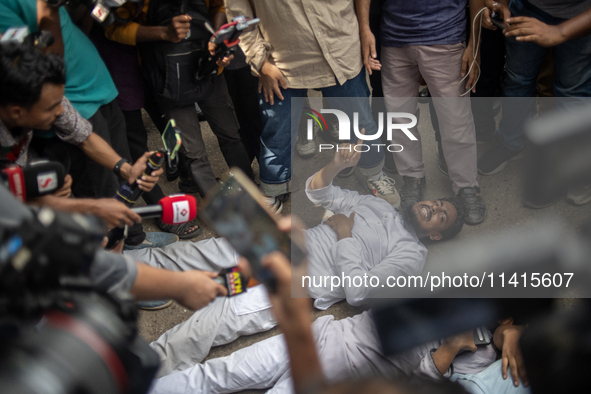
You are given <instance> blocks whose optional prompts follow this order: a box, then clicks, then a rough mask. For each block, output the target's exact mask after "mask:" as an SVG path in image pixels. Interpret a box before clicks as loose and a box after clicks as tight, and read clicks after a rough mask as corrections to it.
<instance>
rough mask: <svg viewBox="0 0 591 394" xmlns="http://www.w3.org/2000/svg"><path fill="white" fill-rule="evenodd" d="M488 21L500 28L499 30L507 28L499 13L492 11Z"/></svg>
mask: <svg viewBox="0 0 591 394" xmlns="http://www.w3.org/2000/svg"><path fill="white" fill-rule="evenodd" d="M490 21H491V23H492V24H493V25H494V26H496V27H497V28H499V29H501V31H502V30H505V29H506V28H507V24H506V23H505V22H503V20H502V19H501V17H500V16H499V14H497V13H496V12H494V11H493V12H492V13H491V14H490Z"/></svg>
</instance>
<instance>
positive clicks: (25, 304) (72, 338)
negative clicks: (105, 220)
mask: <svg viewBox="0 0 591 394" xmlns="http://www.w3.org/2000/svg"><path fill="white" fill-rule="evenodd" d="M0 198H1V200H2V201H3V204H2V206H1V207H0V329H1V330H2V332H3V336H2V338H3V341H5V342H4V343H3V346H2V357H1V359H2V360H3V361H2V362H1V363H0V391H2V392H31V393H41V392H43V393H47V392H54V393H74V392H87V393H97V394H98V393H111V392H113V393H114V392H119V393H144V392H146V391H147V389H148V387H149V385H150V382H151V379H152V377H153V376H154V374H155V372H156V370H157V368H158V357H157V355H156V354H155V353H154V352H153V351H151V350H150V349H149V347H148V346H147V344H146V343H145V342H143V341H142V340H141V339H139V337H138V336H137V327H136V316H137V311H136V309H135V307H134V305H133V302H134V300H133V298H132V297H131V296H130V294H129V293H131V294H133V295H135V296H136V297H137V298H138V299H155V298H156V299H158V298H163V297H164V298H167V297H169V298H173V299H175V300H177V301H178V302H179V303H181V304H182V305H184V306H185V307H187V308H191V309H199V308H201V307H203V306H205V305H207V304H208V303H209V302H211V301H212V300H213V299H214V298H215V297H216V296H217V295H225V294H226V290H225V288H224V287H223V286H221V285H219V284H218V283H216V282H215V281H214V280H213V279H212V277H213V276H216V275H217V274H214V273H207V272H203V271H197V270H194V271H189V272H183V273H179V272H170V271H166V270H161V269H157V268H152V267H149V266H147V265H144V264H141V263H137V262H134V261H133V260H132V259H131V258H129V257H125V256H123V255H118V254H113V253H109V252H104V251H102V250H100V249H98V245H99V244H100V241H101V240H102V234H103V231H102V226H101V225H100V224H99V223H98V222H97V221H96V219H95V218H92V217H90V216H82V215H68V214H65V213H61V212H58V211H52V210H50V209H47V208H42V209H40V210H38V211H30V210H29V209H27V208H26V207H25V206H23V205H22V204H20V203H18V202H17V201H16V200H15V199H14V198H13V197H12V196H11V195H10V193H9V192H8V191H7V190H6V189H5V188H4V187H3V186H0ZM34 326H35V329H33V327H34Z"/></svg>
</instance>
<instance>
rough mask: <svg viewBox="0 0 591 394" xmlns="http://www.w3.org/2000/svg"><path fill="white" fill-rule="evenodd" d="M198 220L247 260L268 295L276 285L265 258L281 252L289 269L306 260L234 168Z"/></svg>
mask: <svg viewBox="0 0 591 394" xmlns="http://www.w3.org/2000/svg"><path fill="white" fill-rule="evenodd" d="M200 217H201V218H202V219H203V220H204V221H205V222H206V223H207V224H208V225H209V226H210V227H212V228H213V229H214V230H215V232H216V233H217V234H219V235H221V236H222V237H224V238H226V239H227V240H228V242H230V244H231V245H232V246H233V247H234V249H236V251H237V252H238V254H240V255H241V256H244V257H245V258H246V259H247V260H248V262H249V263H250V266H251V268H252V272H253V276H254V277H255V278H256V279H257V280H258V281H259V282H261V283H264V284H265V285H266V286H267V288H268V289H269V291H271V292H274V291H275V289H276V285H277V284H276V281H275V277H274V275H273V273H272V272H271V271H269V270H267V269H265V268H263V267H262V265H261V258H262V257H263V256H264V255H266V254H268V253H271V252H274V251H280V252H282V253H283V254H284V255H285V256H286V257H287V258H288V259H290V260H291V263H292V266H299V265H300V264H301V263H302V262H303V260H304V259H305V253H304V251H303V247H300V246H298V245H297V244H296V243H293V242H292V239H291V237H290V236H289V235H288V234H287V233H284V232H282V231H279V230H278V229H277V220H278V219H277V217H276V216H275V215H272V214H271V213H270V212H269V211H268V210H267V208H266V206H265V204H264V202H263V195H262V194H261V193H260V192H259V189H258V188H257V186H256V185H255V184H254V182H252V181H251V180H250V179H249V178H248V177H247V176H246V175H245V174H244V173H243V172H242V171H241V170H239V169H237V168H231V169H230V173H229V174H228V175H227V176H226V177H225V178H224V180H223V183H222V184H221V185H220V186H219V188H218V189H217V190H214V191H213V193H211V194H209V195H208V198H207V199H206V205H205V207H204V208H202V209H201V210H200Z"/></svg>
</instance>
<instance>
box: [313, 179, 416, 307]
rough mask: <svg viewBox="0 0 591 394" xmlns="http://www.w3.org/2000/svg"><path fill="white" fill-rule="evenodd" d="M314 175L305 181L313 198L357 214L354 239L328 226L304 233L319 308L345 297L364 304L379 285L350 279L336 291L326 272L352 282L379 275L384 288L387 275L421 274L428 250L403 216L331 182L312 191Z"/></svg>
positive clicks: (327, 206) (325, 205) (336, 209)
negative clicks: (405, 223) (342, 237)
mask: <svg viewBox="0 0 591 394" xmlns="http://www.w3.org/2000/svg"><path fill="white" fill-rule="evenodd" d="M312 177H313V176H312ZM312 177H310V178H309V179H308V180H307V181H306V194H307V196H308V198H309V199H310V201H312V202H313V203H314V204H316V205H321V206H322V207H323V208H325V209H328V210H330V211H332V212H334V213H335V214H339V213H342V214H344V215H346V216H350V215H351V213H352V212H355V219H354V220H355V224H354V226H353V230H352V238H344V239H342V240H340V241H337V236H336V234H335V232H334V231H333V230H332V229H331V228H330V227H329V226H328V225H325V224H320V225H318V226H316V227H314V228H311V229H308V230H306V231H305V237H306V247H307V249H308V253H309V255H308V274H309V276H310V277H311V280H310V281H311V282H312V285H313V286H310V287H309V293H310V295H311V296H312V297H314V298H316V300H315V301H314V306H315V307H316V308H318V309H322V310H325V309H327V308H328V307H329V306H331V305H333V304H335V303H337V302H338V301H341V300H342V299H347V302H349V304H351V305H359V304H361V302H362V301H363V300H364V299H365V298H367V297H368V295H369V294H370V292H371V291H372V290H373V289H374V288H373V287H371V286H369V285H368V286H367V287H365V286H363V285H362V286H361V287H355V286H353V285H351V286H349V283H348V280H347V283H346V286H345V287H342V286H341V287H338V288H334V289H333V290H331V281H330V279H329V280H328V282H327V283H326V284H325V283H324V281H323V280H322V282H323V283H319V282H320V279H322V278H323V277H324V276H335V277H340V278H342V276H343V275H345V276H349V277H351V280H353V277H356V276H359V277H363V276H364V275H367V276H368V278H367V283H369V282H370V278H371V277H377V278H378V279H379V281H380V282H379V286H380V287H381V285H382V284H385V283H386V280H387V278H388V276H391V275H394V276H399V275H418V274H420V272H421V271H422V270H423V267H424V266H425V260H426V259H427V248H425V246H424V245H423V244H422V243H421V242H420V241H419V240H418V239H417V237H416V236H415V235H414V234H411V233H410V232H409V231H408V230H406V228H404V226H403V223H402V218H401V217H400V215H399V214H398V213H397V212H396V210H395V209H394V208H393V207H392V206H391V205H390V204H389V203H388V202H386V201H385V200H382V199H380V198H377V197H375V196H368V195H365V196H363V195H360V194H359V193H358V192H356V191H351V190H343V189H341V188H340V187H337V186H333V185H332V184H330V185H329V186H327V187H325V188H322V189H316V190H310V187H309V186H310V182H311V180H312ZM314 280H316V283H315V284H314ZM357 283H359V282H357ZM373 283H374V284H375V283H376V280H375V279H374V280H373ZM306 284H308V282H306Z"/></svg>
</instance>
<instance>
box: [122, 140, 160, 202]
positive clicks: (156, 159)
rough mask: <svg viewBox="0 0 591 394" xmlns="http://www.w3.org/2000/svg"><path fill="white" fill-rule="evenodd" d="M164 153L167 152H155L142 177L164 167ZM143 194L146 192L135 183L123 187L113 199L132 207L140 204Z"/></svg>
mask: <svg viewBox="0 0 591 394" xmlns="http://www.w3.org/2000/svg"><path fill="white" fill-rule="evenodd" d="M164 153H165V152H163V151H157V152H154V153H153V154H152V156H150V158H149V159H148V162H147V163H146V169H145V170H144V173H143V174H142V175H151V174H152V172H153V171H157V170H158V169H159V168H160V167H162V165H163V164H164V158H165V157H164ZM142 175H140V177H139V178H138V179H140V178H141V177H142ZM143 193H144V191H143V190H142V189H140V188H139V186H138V184H137V182H134V183H133V185H121V187H119V190H117V193H116V194H115V195H114V196H113V197H114V198H115V199H116V200H119V201H121V202H122V203H123V204H125V205H127V206H128V207H131V206H132V205H133V204H135V203H137V202H138V200H139V198H140V197H141V195H142V194H143Z"/></svg>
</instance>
